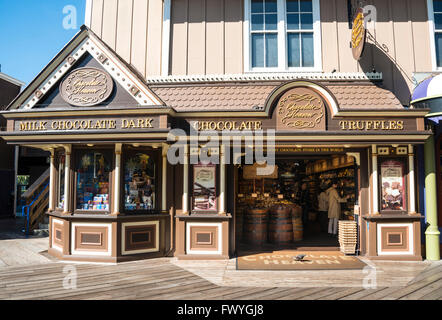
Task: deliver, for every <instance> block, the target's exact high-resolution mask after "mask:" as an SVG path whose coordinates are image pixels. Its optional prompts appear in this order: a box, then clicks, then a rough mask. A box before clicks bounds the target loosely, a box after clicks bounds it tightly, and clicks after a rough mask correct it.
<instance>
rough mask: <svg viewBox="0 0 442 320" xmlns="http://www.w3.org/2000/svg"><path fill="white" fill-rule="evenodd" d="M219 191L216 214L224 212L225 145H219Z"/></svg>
mask: <svg viewBox="0 0 442 320" xmlns="http://www.w3.org/2000/svg"><path fill="white" fill-rule="evenodd" d="M220 160H221V161H220V168H219V169H220V170H219V173H220V178H221V181H220V193H219V210H218V214H223V215H225V214H226V159H225V145H224V144H222V145H221V159H220Z"/></svg>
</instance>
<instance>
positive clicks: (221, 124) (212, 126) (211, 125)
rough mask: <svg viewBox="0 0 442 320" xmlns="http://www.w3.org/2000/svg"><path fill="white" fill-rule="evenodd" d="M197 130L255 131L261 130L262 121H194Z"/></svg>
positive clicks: (193, 125) (193, 124)
mask: <svg viewBox="0 0 442 320" xmlns="http://www.w3.org/2000/svg"><path fill="white" fill-rule="evenodd" d="M192 127H193V128H194V129H195V130H197V131H255V130H262V121H195V122H193V123H192Z"/></svg>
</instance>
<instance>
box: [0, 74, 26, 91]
mask: <svg viewBox="0 0 442 320" xmlns="http://www.w3.org/2000/svg"><path fill="white" fill-rule="evenodd" d="M0 79H3V80H5V81H8V82H10V83H12V84H15V85H16V86H19V87H23V86H24V85H25V84H26V83H24V82H22V81H20V80H17V79H15V78H13V77H11V76H8V75H7V74H5V73H3V72H0Z"/></svg>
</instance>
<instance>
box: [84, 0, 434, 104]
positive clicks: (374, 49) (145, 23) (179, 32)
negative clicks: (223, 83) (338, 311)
mask: <svg viewBox="0 0 442 320" xmlns="http://www.w3.org/2000/svg"><path fill="white" fill-rule="evenodd" d="M320 3H321V8H320V11H321V39H322V40H321V41H322V65H323V71H324V72H331V71H332V70H334V69H336V71H337V72H371V71H373V70H376V71H378V72H382V73H383V78H384V83H383V86H384V87H385V88H387V89H389V90H392V91H393V92H394V93H395V94H396V95H397V96H398V97H399V99H400V100H401V102H402V103H403V104H407V103H408V99H409V95H410V91H411V90H412V88H413V84H412V83H411V81H410V80H409V78H411V76H412V73H413V72H429V71H431V52H430V50H431V49H430V41H429V40H430V34H429V29H428V23H427V7H426V0H370V1H365V4H373V5H375V6H376V8H377V14H378V21H377V22H376V24H375V28H374V29H370V32H371V33H372V34H373V36H374V37H375V38H376V41H377V42H378V43H379V45H380V46H381V47H383V48H384V49H385V50H386V51H387V54H386V53H385V52H383V51H382V50H381V49H379V46H376V45H373V44H372V43H369V44H368V45H367V47H366V50H365V52H364V56H363V58H362V59H361V60H360V61H359V62H356V61H355V60H354V59H353V57H352V55H351V49H350V37H351V30H350V29H349V26H348V18H347V0H321V1H320ZM243 15H244V1H243V0H172V8H171V36H170V53H169V56H168V59H169V73H170V74H172V75H190V74H235V73H242V72H243V71H244V66H243V62H244V52H243V41H244V39H243ZM162 18H163V1H162V0H106V1H104V0H93V3H92V18H91V28H92V30H93V31H94V32H95V33H96V34H97V35H98V36H100V37H101V38H102V39H103V40H104V41H105V42H106V43H107V44H108V45H109V46H110V47H112V48H113V49H115V50H116V51H117V53H118V54H119V55H121V56H122V57H123V58H124V59H125V60H126V61H127V62H128V63H130V64H132V65H133V66H134V67H135V68H136V69H137V70H138V71H139V72H140V73H141V74H142V75H144V76H146V77H148V76H158V75H160V74H161V62H162V61H161V59H162V52H161V44H162V43H161V42H162Z"/></svg>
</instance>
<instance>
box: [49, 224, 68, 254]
mask: <svg viewBox="0 0 442 320" xmlns="http://www.w3.org/2000/svg"><path fill="white" fill-rule="evenodd" d="M55 224H58V225H61V226H62V227H64V222H63V220H59V219H55V218H52V226H51V234H52V237H51V248H52V249H55V250H57V251H60V252H63V246H60V245H59V244H57V243H55V240H54V239H55ZM65 236H66V235H65V234H63V237H65Z"/></svg>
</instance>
